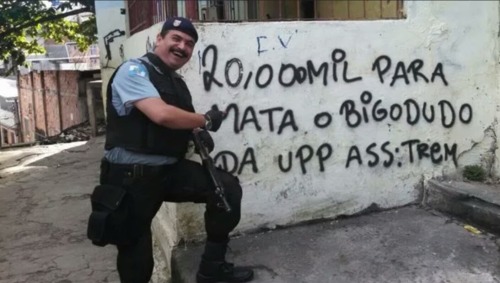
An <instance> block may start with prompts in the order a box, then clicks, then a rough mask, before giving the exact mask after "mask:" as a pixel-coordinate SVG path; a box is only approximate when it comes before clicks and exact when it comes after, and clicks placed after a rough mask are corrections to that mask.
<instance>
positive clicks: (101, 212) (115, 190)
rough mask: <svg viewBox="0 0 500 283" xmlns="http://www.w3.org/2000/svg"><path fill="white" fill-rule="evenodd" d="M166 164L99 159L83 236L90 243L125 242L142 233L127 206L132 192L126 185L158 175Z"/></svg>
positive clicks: (130, 202)
mask: <svg viewBox="0 0 500 283" xmlns="http://www.w3.org/2000/svg"><path fill="white" fill-rule="evenodd" d="M168 166H169V165H162V166H148V165H141V164H116V163H110V162H109V161H107V160H106V159H103V160H102V161H101V175H100V185H98V186H96V187H95V188H94V191H93V192H92V195H91V197H90V202H91V206H92V213H91V214H90V217H89V221H88V226H87V237H88V238H89V239H90V240H91V241H92V243H93V244H94V245H97V246H106V245H107V244H114V245H128V244H132V243H133V242H134V241H136V240H137V239H138V238H139V237H140V236H141V234H142V232H143V231H142V229H139V227H138V226H139V225H138V223H137V219H136V217H135V215H134V213H133V210H132V209H131V204H132V201H133V199H132V196H131V195H130V193H129V192H128V190H129V188H130V187H129V185H131V184H132V182H133V180H134V179H136V178H142V177H148V176H151V177H152V176H158V175H159V174H163V172H165V170H167V167H168Z"/></svg>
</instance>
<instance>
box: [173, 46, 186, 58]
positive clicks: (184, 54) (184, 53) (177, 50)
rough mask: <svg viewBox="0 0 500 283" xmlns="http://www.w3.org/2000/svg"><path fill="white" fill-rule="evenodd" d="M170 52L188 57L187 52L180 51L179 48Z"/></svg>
mask: <svg viewBox="0 0 500 283" xmlns="http://www.w3.org/2000/svg"><path fill="white" fill-rule="evenodd" d="M170 51H172V52H178V53H180V54H181V55H182V56H184V57H187V53H186V52H184V50H181V49H179V48H172V49H171V50H170Z"/></svg>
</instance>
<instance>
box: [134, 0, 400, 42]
mask: <svg viewBox="0 0 500 283" xmlns="http://www.w3.org/2000/svg"><path fill="white" fill-rule="evenodd" d="M128 11H129V23H130V34H134V33H136V32H139V31H141V30H144V29H146V28H148V27H150V26H152V25H153V24H155V23H158V22H162V21H164V20H165V19H167V18H168V17H171V16H184V17H187V18H190V19H192V20H194V21H204V22H205V21H206V22H210V21H217V22H232V21H283V20H289V21H297V20H377V19H401V18H404V17H405V15H404V10H403V0H185V1H177V0H128Z"/></svg>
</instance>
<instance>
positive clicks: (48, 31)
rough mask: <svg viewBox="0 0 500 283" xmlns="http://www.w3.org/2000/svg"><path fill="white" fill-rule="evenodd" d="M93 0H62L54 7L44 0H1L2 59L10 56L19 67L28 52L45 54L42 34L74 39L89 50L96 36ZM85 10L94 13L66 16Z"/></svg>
mask: <svg viewBox="0 0 500 283" xmlns="http://www.w3.org/2000/svg"><path fill="white" fill-rule="evenodd" d="M94 1H95V0H62V1H61V2H62V3H60V5H58V6H57V7H52V5H50V3H49V1H42V0H0V60H2V61H5V60H8V59H10V60H12V62H13V63H14V67H16V66H17V65H22V64H24V63H25V61H26V55H27V54H35V53H42V54H43V53H44V52H45V49H44V48H43V46H41V45H40V44H39V43H38V42H37V39H39V38H44V39H53V40H54V41H55V42H57V43H62V42H64V41H74V42H76V43H77V45H78V47H79V48H80V50H86V49H87V48H88V46H89V45H90V44H92V43H94V42H95V41H96V40H97V37H96V34H97V32H96V31H97V29H96V23H95V6H94V4H95V3H94ZM86 12H87V13H92V16H90V17H89V19H88V20H87V21H85V22H83V23H80V24H78V23H75V22H71V21H68V20H67V19H66V17H68V16H74V15H78V14H82V13H86ZM0 62H1V61H0ZM11 71H12V69H11V70H10V71H9V72H11Z"/></svg>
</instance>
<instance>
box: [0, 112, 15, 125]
mask: <svg viewBox="0 0 500 283" xmlns="http://www.w3.org/2000/svg"><path fill="white" fill-rule="evenodd" d="M0 124H2V125H4V126H6V127H9V128H14V127H15V126H16V120H15V119H14V113H12V112H9V111H7V110H3V109H0Z"/></svg>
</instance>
